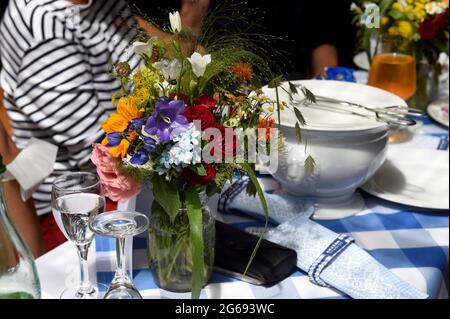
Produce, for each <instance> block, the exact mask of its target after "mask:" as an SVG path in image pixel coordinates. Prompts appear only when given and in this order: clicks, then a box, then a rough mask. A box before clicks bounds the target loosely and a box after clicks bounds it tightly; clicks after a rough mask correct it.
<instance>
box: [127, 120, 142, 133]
mask: <svg viewBox="0 0 450 319" xmlns="http://www.w3.org/2000/svg"><path fill="white" fill-rule="evenodd" d="M144 124H145V119H143V118H137V119H134V120H131V124H130V129H132V130H133V131H136V132H141V130H142V126H144Z"/></svg>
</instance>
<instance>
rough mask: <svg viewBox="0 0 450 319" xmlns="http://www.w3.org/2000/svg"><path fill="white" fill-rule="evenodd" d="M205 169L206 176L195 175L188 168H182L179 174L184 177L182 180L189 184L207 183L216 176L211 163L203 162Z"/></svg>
mask: <svg viewBox="0 0 450 319" xmlns="http://www.w3.org/2000/svg"><path fill="white" fill-rule="evenodd" d="M203 166H204V167H205V171H206V176H200V175H197V174H196V173H195V172H194V171H192V170H190V169H189V168H185V169H183V171H182V172H181V175H182V176H183V178H184V181H185V182H186V184H188V185H189V186H198V185H208V184H209V183H211V182H212V181H213V180H214V178H215V177H216V169H215V168H214V166H212V165H211V164H203Z"/></svg>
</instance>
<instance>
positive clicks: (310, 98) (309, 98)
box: [302, 86, 317, 104]
mask: <svg viewBox="0 0 450 319" xmlns="http://www.w3.org/2000/svg"><path fill="white" fill-rule="evenodd" d="M302 93H303V95H305V98H306V100H307V101H309V102H310V103H314V104H316V103H317V100H316V96H315V95H314V94H313V92H311V91H310V90H308V89H307V88H306V87H304V86H302Z"/></svg>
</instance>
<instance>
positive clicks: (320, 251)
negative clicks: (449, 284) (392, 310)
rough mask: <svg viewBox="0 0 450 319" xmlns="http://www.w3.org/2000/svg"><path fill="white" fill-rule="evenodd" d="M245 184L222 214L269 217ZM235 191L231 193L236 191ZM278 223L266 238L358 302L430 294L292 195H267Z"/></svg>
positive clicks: (315, 278)
mask: <svg viewBox="0 0 450 319" xmlns="http://www.w3.org/2000/svg"><path fill="white" fill-rule="evenodd" d="M247 182H248V180H246V179H244V180H240V181H238V182H237V183H235V184H233V185H232V186H231V187H230V188H229V189H227V191H225V192H224V193H223V195H222V197H221V199H220V201H219V212H225V213H226V212H242V213H244V214H247V215H251V216H254V217H258V218H264V215H263V213H262V208H261V205H260V203H259V200H258V198H253V197H249V196H247V195H246V194H245V192H244V191H243V190H244V189H245V185H246V183H247ZM230 189H231V190H230ZM265 195H266V200H267V204H268V206H269V210H270V215H271V220H272V222H275V223H276V224H280V223H281V225H280V226H278V227H276V228H274V229H272V230H271V231H269V232H268V233H267V234H266V237H265V238H266V239H267V240H269V241H272V242H274V243H276V244H279V245H282V246H285V247H288V248H291V249H294V250H295V251H296V252H297V266H298V267H299V268H300V269H301V270H303V271H305V272H307V273H308V274H309V276H310V279H311V281H312V282H314V283H316V284H318V285H321V286H332V287H334V288H336V289H338V290H340V291H342V292H344V293H346V294H347V295H349V296H351V297H352V298H356V299H424V298H427V297H428V295H426V294H425V293H423V292H421V291H420V290H418V289H417V288H415V287H413V286H411V285H410V284H408V283H407V282H405V281H403V280H402V279H400V278H399V277H397V276H396V275H395V274H393V273H392V272H390V271H389V270H388V269H386V268H385V267H384V266H383V265H381V264H380V263H379V262H377V261H376V260H375V259H374V258H373V257H372V256H370V255H369V254H368V253H367V252H366V251H364V250H363V249H361V248H360V247H358V246H357V245H355V244H353V243H352V240H351V238H350V237H348V236H346V235H339V234H336V233H334V232H333V231H331V230H329V229H327V228H325V227H323V226H321V225H319V224H317V223H315V222H314V221H312V220H310V219H309V218H310V217H311V215H312V213H313V210H314V209H313V208H312V203H311V202H310V201H307V200H302V199H299V198H297V197H293V196H289V195H286V194H267V193H266V194H265Z"/></svg>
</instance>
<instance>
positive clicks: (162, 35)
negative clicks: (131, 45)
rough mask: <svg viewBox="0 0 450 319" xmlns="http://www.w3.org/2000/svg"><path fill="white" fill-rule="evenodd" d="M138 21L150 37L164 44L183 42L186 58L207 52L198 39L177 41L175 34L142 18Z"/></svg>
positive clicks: (187, 38)
mask: <svg viewBox="0 0 450 319" xmlns="http://www.w3.org/2000/svg"><path fill="white" fill-rule="evenodd" d="M208 1H209V0H208ZM136 20H137V22H138V24H139V27H140V28H141V29H142V30H144V31H146V32H147V33H148V34H149V35H150V36H152V37H155V38H157V39H158V40H159V41H162V42H164V43H170V42H172V41H175V40H179V41H180V42H181V46H182V50H183V54H184V55H185V56H190V55H191V54H192V53H193V52H194V51H197V52H200V53H202V54H204V53H205V52H206V50H205V48H203V47H202V46H201V45H199V44H198V43H197V39H196V38H194V37H192V38H189V37H186V38H185V39H177V36H176V35H175V34H171V33H167V32H164V31H162V30H161V29H159V28H158V27H156V26H154V25H153V24H151V23H150V22H148V21H146V20H145V19H143V18H142V17H139V16H136ZM166 54H167V55H168V56H170V55H171V53H170V52H167V53H166Z"/></svg>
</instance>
